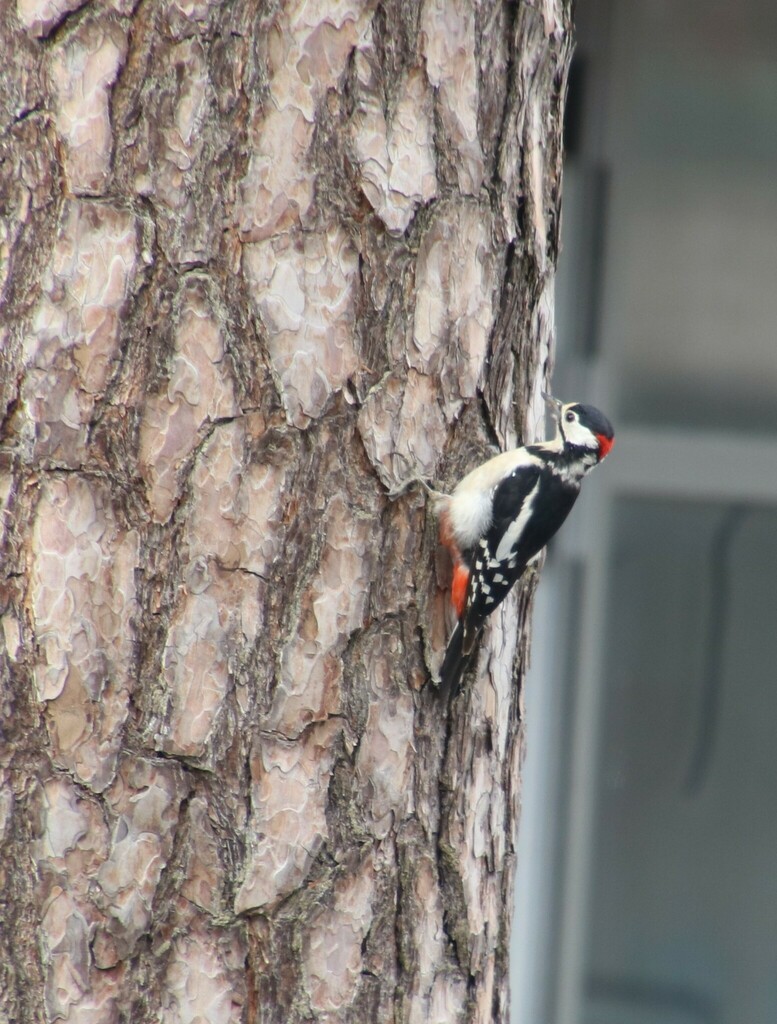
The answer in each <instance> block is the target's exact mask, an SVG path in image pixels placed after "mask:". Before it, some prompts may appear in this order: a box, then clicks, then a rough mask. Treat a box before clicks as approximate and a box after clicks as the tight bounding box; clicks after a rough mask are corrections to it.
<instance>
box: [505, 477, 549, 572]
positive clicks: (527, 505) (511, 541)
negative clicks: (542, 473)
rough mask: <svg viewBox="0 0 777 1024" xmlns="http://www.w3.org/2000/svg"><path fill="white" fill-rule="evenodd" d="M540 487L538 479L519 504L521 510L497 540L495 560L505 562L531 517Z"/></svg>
mask: <svg viewBox="0 0 777 1024" xmlns="http://www.w3.org/2000/svg"><path fill="white" fill-rule="evenodd" d="M539 488H540V481H539V480H537V483H536V484H535V485H534V487H532V489H531V490H530V491H529V493H528V494H527V495H526V500H525V501H524V503H523V505H522V506H521V511H520V512H519V513H518V515H517V516H516V518H515V519H514V520H513V521H512V523H510V525H509V526H508V527H507V529H506V530H505V532H504V534H503V535H502V537H501V539H500V541H499V547H498V548H497V549H496V560H497V562H505V561H506V560H507V558H508V557H509V555H510V552H511V551H512V550H513V548H514V547H515V545H516V543H517V541H518V538H519V537H520V536H521V534H522V533H523V531H524V530H525V529H526V524H527V523H528V521H529V519H530V518H531V513H532V507H533V506H534V499H535V498H536V496H537V491H538V490H539Z"/></svg>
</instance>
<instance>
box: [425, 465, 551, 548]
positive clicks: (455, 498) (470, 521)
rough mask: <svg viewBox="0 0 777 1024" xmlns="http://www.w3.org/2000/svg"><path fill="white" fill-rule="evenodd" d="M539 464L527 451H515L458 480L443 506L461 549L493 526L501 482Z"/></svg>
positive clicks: (471, 544) (468, 545)
mask: <svg viewBox="0 0 777 1024" xmlns="http://www.w3.org/2000/svg"><path fill="white" fill-rule="evenodd" d="M540 464H541V463H540V460H539V459H538V458H537V457H536V455H532V454H531V453H530V452H528V451H526V449H525V448H515V449H514V450H513V451H509V452H502V453H501V455H495V456H494V458H493V459H489V460H488V462H484V463H483V464H482V465H480V466H478V467H477V468H476V469H473V470H472V472H471V473H468V474H467V475H466V476H465V477H464V478H463V479H462V480H460V481H459V483H458V484H457V485H456V487H455V488H454V490H453V493H452V494H451V495H450V496H449V497H448V498H446V499H444V500H443V501H441V502H440V505H441V506H442V507H444V509H445V511H446V512H447V514H448V517H449V522H450V526H451V530H452V533H453V536H454V538H455V540H456V543H457V544H458V545H459V547H460V548H461V549H466V548H471V547H473V546H474V545H475V544H476V543H477V542H478V540H479V539H480V538H481V537H482V536H483V534H484V533H485V532H486V531H487V530H488V528H489V526H490V525H491V512H492V507H493V497H494V490H495V489H496V487H497V486H498V485H499V484H500V483H501V482H502V480H504V478H505V477H506V476H508V475H509V474H510V473H512V471H513V470H514V469H517V468H518V467H519V466H530V465H535V466H536V465H540ZM532 493H533V492H532Z"/></svg>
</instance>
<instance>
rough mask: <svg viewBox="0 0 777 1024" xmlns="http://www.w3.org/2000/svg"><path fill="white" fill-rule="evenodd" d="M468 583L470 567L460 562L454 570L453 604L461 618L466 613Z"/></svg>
mask: <svg viewBox="0 0 777 1024" xmlns="http://www.w3.org/2000/svg"><path fill="white" fill-rule="evenodd" d="M468 583H469V569H467V567H466V566H464V565H462V564H461V562H459V564H458V565H457V566H455V568H454V570H453V586H452V587H451V604H452V605H453V607H454V608H455V609H456V614H457V615H458V617H459V618H461V617H462V615H463V614H464V605H465V604H466V603H467V584H468Z"/></svg>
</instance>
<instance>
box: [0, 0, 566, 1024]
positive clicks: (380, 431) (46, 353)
mask: <svg viewBox="0 0 777 1024" xmlns="http://www.w3.org/2000/svg"><path fill="white" fill-rule="evenodd" d="M0 53H2V55H3V59H2V62H0V130H1V131H2V135H1V136H0V147H1V148H0V154H1V155H0V183H1V184H0V188H1V189H2V191H1V195H2V217H3V220H2V246H1V247H0V254H1V257H2V260H1V262H0V287H2V289H3V291H2V299H3V315H2V325H1V327H0V330H1V331H2V335H1V337H2V342H1V344H2V349H1V352H0V360H1V363H0V366H1V373H0V415H2V441H1V442H0V501H2V508H3V512H4V515H3V518H2V520H1V521H0V540H1V541H2V545H3V548H2V550H3V558H2V572H3V584H2V586H3V589H2V594H1V600H0V616H1V618H0V622H1V623H2V631H0V647H2V650H3V658H2V674H1V675H0V679H1V680H2V716H3V717H2V721H3V736H2V746H1V747H0V771H1V772H2V790H1V791H0V807H1V808H2V815H0V837H1V838H2V844H3V845H2V861H1V862H0V886H1V891H2V903H3V910H2V928H1V929H0V1018H2V1019H3V1020H8V1021H14V1022H19V1024H22V1022H27V1021H36V1022H37V1021H55V1020H64V1021H68V1022H100V1024H102V1022H114V1021H127V1022H129V1021H131V1022H133V1024H143V1022H149V1024H150V1022H155V1021H160V1020H162V1021H170V1022H178V1021H181V1022H183V1021H192V1020H199V1021H208V1022H210V1024H221V1022H227V1021H244V1022H255V1021H256V1022H258V1021H261V1022H263V1024H264V1022H277V1024H293V1022H297V1021H300V1022H301V1021H306V1022H308V1021H327V1022H332V1021H353V1022H360V1024H361V1022H370V1021H375V1022H378V1021H397V1022H398V1021H403V1022H418V1024H426V1022H440V1024H442V1022H446V1024H448V1022H452V1021H465V1020H466V1021H478V1022H485V1021H507V1017H508V1009H507V1005H508V995H507V991H508V989H507V968H508V963H507V958H508V952H507V951H508V936H509V927H510V918H511V909H512V879H513V871H514V850H515V835H516V822H517V813H518V804H519V796H520V791H519V780H520V770H519V769H520V730H519V714H518V693H519V686H520V682H521V679H522V673H523V667H524V665H525V661H526V645H527V641H526V633H525V624H526V618H527V614H528V608H529V605H530V598H531V585H530V584H526V585H525V586H524V588H523V589H522V590H521V591H520V593H519V594H518V595H517V597H516V598H515V599H513V600H512V601H508V602H507V603H506V605H505V606H504V610H503V611H502V610H500V613H498V614H497V615H496V616H494V620H495V621H494V622H493V624H492V626H491V628H490V629H489V630H487V632H486V637H485V643H484V647H483V651H482V654H481V659H480V668H479V671H478V673H477V678H476V679H475V680H474V681H473V682H472V685H471V686H470V687H468V688H467V689H465V691H464V693H463V694H462V696H461V697H460V698H459V699H458V700H457V701H456V702H455V703H454V706H453V710H452V713H451V716H450V720H448V719H447V717H446V711H445V708H444V707H443V706H441V703H440V700H439V698H438V696H437V692H436V689H435V687H434V685H433V684H432V683H431V671H432V670H433V668H434V667H435V665H436V664H437V663H438V661H439V658H440V656H441V653H442V649H443V646H444V642H445V635H446V629H447V628H449V625H450V623H449V622H447V623H446V615H447V614H448V613H447V612H446V602H445V596H444V585H445V576H444V573H445V566H444V565H443V564H442V563H441V562H440V561H438V559H437V546H436V539H435V524H434V521H433V516H432V514H431V510H430V508H429V506H428V504H427V502H426V501H425V499H424V495H423V493H420V492H416V491H411V492H409V493H408V494H406V495H405V496H403V497H402V498H400V499H392V498H390V497H389V495H388V489H389V488H390V487H391V486H392V485H393V484H395V483H397V482H398V481H399V480H401V479H402V478H403V477H405V476H407V475H408V474H409V473H410V472H412V471H417V472H419V473H420V474H421V475H423V476H426V477H429V478H433V479H435V480H436V481H437V482H438V483H440V484H441V485H442V486H445V485H448V486H449V485H451V484H452V483H453V482H454V481H455V480H456V479H457V477H458V476H459V475H460V474H461V473H462V472H464V471H465V470H466V469H468V468H470V467H471V465H472V464H474V462H475V461H476V460H477V459H480V458H482V457H483V455H484V453H485V452H486V451H488V449H489V446H490V445H492V444H494V443H498V444H499V445H501V446H510V445H514V444H515V443H516V440H517V439H518V438H519V437H523V436H524V435H525V433H526V432H527V430H528V429H529V428H531V429H533V428H534V427H535V426H536V422H537V418H538V409H539V403H538V400H537V395H538V391H539V388H540V385H541V383H542V380H543V378H544V377H545V375H546V373H547V369H548V351H549V344H550V337H551V333H552V321H553V274H554V265H555V259H556V251H557V241H558V213H559V185H560V180H559V176H560V132H561V113H562V101H563V94H564V90H565V82H566V71H567V65H568V61H569V55H570V12H569V2H568V0H545V2H539V0H537V3H535V4H528V3H517V4H509V3H499V2H487V0H484V2H483V3H480V4H473V3H471V2H469V0H452V2H448V0H423V2H421V0H417V2H412V0H410V2H408V0H386V2H384V3H382V4H378V5H376V4H375V3H362V2H360V0H331V2H330V0H322V2H321V3H317V4H313V3H303V2H302V0H297V2H294V0H282V2H276V3H271V2H265V3H262V2H259V0H242V2H234V3H226V4H215V3H213V2H212V0H210V2H209V0H165V2H162V0H140V2H138V0H106V2H105V3H104V4H91V3H84V0H17V2H16V5H15V8H14V7H13V6H12V5H10V4H9V5H8V6H7V7H6V9H5V13H4V15H3V17H2V19H0ZM516 623H517V627H518V628H517V629H516Z"/></svg>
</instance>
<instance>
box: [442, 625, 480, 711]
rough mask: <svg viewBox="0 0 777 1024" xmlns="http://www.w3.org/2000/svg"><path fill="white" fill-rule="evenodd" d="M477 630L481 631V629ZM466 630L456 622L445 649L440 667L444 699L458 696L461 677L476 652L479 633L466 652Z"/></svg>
mask: <svg viewBox="0 0 777 1024" xmlns="http://www.w3.org/2000/svg"><path fill="white" fill-rule="evenodd" d="M477 632H480V631H479V630H478V631H477ZM463 639H464V631H463V630H462V628H461V622H457V623H456V628H455V629H454V630H453V632H452V633H451V638H450V640H449V641H448V646H447V648H446V650H445V657H444V658H443V662H442V667H441V668H440V696H441V697H442V698H443V700H446V701H447V700H451V699H452V698H453V697H455V696H456V694H457V693H458V690H459V686H460V684H461V677H462V676H463V675H464V672H465V671H466V669H467V666H468V665H469V663H470V661H471V660H472V656H473V654H474V653H475V648H476V647H477V644H476V643H475V641H476V640H477V633H476V634H475V636H474V637H473V640H472V642H471V643H470V645H469V648H470V649H469V650H468V651H467V652H466V654H465V653H464V645H463Z"/></svg>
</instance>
